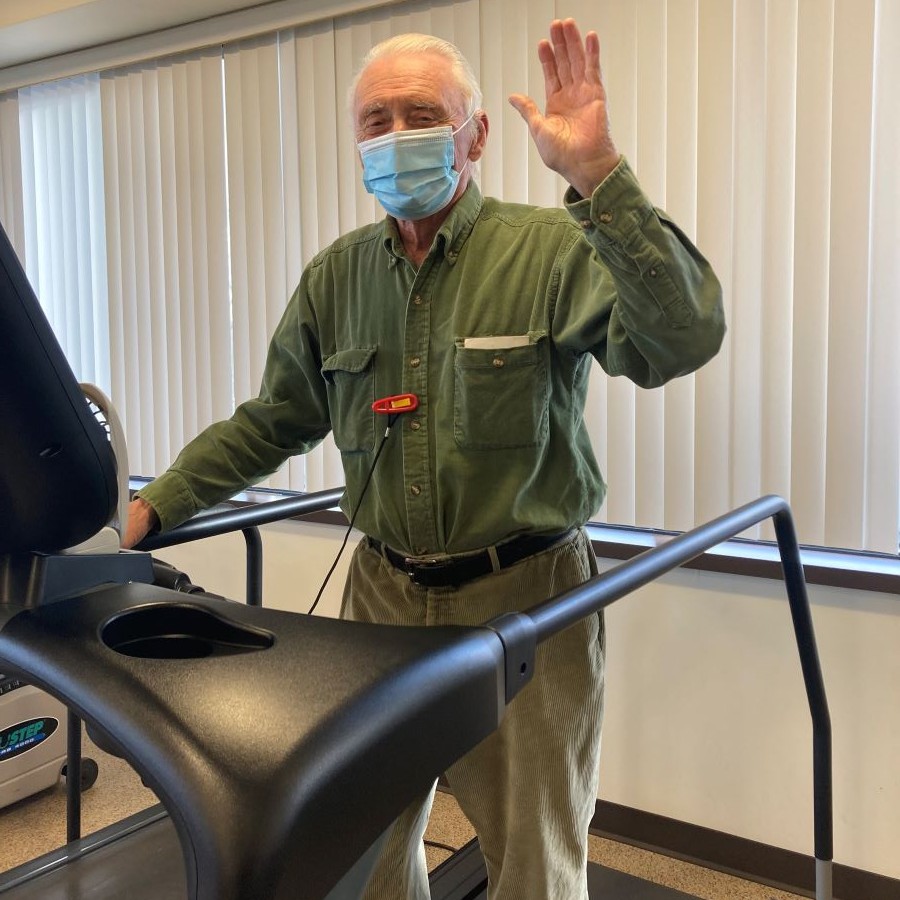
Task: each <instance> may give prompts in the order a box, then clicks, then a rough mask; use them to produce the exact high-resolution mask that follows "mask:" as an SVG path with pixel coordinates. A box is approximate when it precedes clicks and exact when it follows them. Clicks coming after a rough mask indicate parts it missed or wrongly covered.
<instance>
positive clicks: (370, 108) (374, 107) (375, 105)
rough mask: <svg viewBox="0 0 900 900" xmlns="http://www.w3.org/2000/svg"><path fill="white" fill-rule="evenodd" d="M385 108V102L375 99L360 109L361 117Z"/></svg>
mask: <svg viewBox="0 0 900 900" xmlns="http://www.w3.org/2000/svg"><path fill="white" fill-rule="evenodd" d="M384 108H385V105H384V103H382V102H381V101H380V100H374V101H373V102H372V103H367V104H366V105H365V106H364V107H363V108H362V110H360V117H361V118H363V119H364V118H366V117H367V116H371V115H372V113H377V112H383V111H384Z"/></svg>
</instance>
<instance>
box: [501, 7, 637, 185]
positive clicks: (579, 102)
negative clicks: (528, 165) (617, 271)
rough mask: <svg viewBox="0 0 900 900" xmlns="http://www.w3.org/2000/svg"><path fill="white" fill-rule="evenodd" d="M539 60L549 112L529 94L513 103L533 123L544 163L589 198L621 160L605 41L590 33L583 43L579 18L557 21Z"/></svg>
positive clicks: (541, 46)
mask: <svg viewBox="0 0 900 900" xmlns="http://www.w3.org/2000/svg"><path fill="white" fill-rule="evenodd" d="M538 58H539V59H540V61H541V66H542V68H543V70H544V90H545V92H546V106H545V110H544V113H543V114H541V112H540V110H539V109H538V107H537V104H536V103H535V102H534V101H533V100H532V99H531V98H530V97H527V96H525V95H524V94H513V95H512V96H510V98H509V102H510V103H511V104H512V105H513V106H514V107H515V108H516V110H518V112H519V114H520V115H521V116H522V118H523V119H525V121H526V122H527V123H528V130H529V131H530V132H531V137H532V139H533V140H534V143H535V146H536V147H537V150H538V153H539V154H540V156H541V159H542V160H543V161H544V164H545V165H546V166H547V167H548V168H550V169H553V171H554V172H559V174H560V175H562V176H563V178H565V179H566V180H567V181H568V182H569V184H571V185H572V187H574V188H575V190H576V191H578V193H579V194H581V196H582V197H590V195H591V194H592V193H593V191H594V188H595V187H597V185H598V184H600V182H601V181H603V179H604V178H606V176H607V175H608V174H609V173H610V172H611V171H612V170H613V169H614V168H615V167H616V165H617V164H618V162H619V153H618V151H617V150H616V147H615V144H614V143H613V140H612V137H611V136H610V133H609V116H608V114H607V108H606V91H605V89H604V87H603V79H602V76H601V74H600V39H599V38H598V37H597V33H596V32H594V31H589V32H588V33H587V36H586V38H585V40H584V41H583V42H582V39H581V33H580V32H579V30H578V26H577V25H576V24H575V20H574V19H565V20H564V21H560V20H559V19H555V20H554V21H553V22H552V23H551V25H550V40H549V41H548V40H542V41H540V43H539V44H538Z"/></svg>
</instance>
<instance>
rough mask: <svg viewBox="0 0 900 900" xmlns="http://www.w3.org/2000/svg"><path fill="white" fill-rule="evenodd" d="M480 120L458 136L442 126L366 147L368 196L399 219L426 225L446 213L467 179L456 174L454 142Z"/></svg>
mask: <svg viewBox="0 0 900 900" xmlns="http://www.w3.org/2000/svg"><path fill="white" fill-rule="evenodd" d="M474 115H475V113H474V112H473V113H472V115H470V116H469V118H468V119H466V121H465V122H463V123H462V125H460V126H459V128H457V129H456V130H454V129H453V127H452V126H450V125H441V126H438V127H437V128H416V129H413V130H411V131H391V132H389V133H388V134H382V135H379V136H378V137H375V138H371V139H370V140H368V141H362V142H360V143H359V144H358V147H359V153H360V156H361V158H362V164H363V184H364V185H365V186H366V190H367V191H368V192H369V193H370V194H374V195H375V197H376V199H377V200H378V202H379V203H380V204H381V205H382V206H383V207H384V208H385V210H387V212H388V213H390V214H391V215H392V216H395V217H396V218H398V219H410V220H415V219H424V218H426V217H428V216H432V215H434V214H435V213H436V212H439V211H440V210H442V209H443V208H444V207H445V206H446V205H447V204H448V203H449V202H450V201H451V200H452V199H453V195H454V194H455V193H456V188H457V185H458V184H459V177H460V175H461V174H462V170H460V171H459V172H457V171H456V170H455V169H454V168H453V163H454V159H455V147H454V143H453V136H454V135H455V134H458V133H459V132H460V131H461V130H462V129H463V128H465V127H466V125H467V124H468V123H469V121H470V120H471V118H472V116H474ZM466 165H468V160H466ZM463 169H465V166H463Z"/></svg>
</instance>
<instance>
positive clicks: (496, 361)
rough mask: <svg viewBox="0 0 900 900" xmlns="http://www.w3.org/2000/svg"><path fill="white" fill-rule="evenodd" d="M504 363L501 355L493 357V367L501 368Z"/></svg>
mask: <svg viewBox="0 0 900 900" xmlns="http://www.w3.org/2000/svg"><path fill="white" fill-rule="evenodd" d="M505 365H506V360H505V359H504V358H503V357H502V356H495V357H494V368H495V369H502V368H503V367H504V366H505Z"/></svg>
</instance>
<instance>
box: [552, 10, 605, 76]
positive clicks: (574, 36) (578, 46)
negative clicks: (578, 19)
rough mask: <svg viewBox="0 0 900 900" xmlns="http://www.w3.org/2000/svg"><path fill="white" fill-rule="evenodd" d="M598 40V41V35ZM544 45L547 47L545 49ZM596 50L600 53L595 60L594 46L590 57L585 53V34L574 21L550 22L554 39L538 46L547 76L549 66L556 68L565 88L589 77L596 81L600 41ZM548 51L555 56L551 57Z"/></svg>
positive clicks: (596, 44)
mask: <svg viewBox="0 0 900 900" xmlns="http://www.w3.org/2000/svg"><path fill="white" fill-rule="evenodd" d="M591 34H594V32H590V33H589V35H588V40H589V41H590V35H591ZM594 38H595V39H596V34H594ZM542 45H546V47H545V49H543V50H542ZM595 49H596V52H595V53H594V54H593V56H594V57H595V58H592V53H591V46H590V44H589V45H588V48H587V55H586V54H585V44H584V43H583V42H582V40H581V32H580V31H579V30H578V26H577V25H576V24H575V20H574V19H563V20H560V19H554V20H553V22H551V23H550V40H549V41H541V44H539V45H538V56H539V57H540V60H541V65H542V66H543V67H544V77H545V78H547V70H548V67H549V68H552V69H553V71H554V73H555V75H556V78H557V80H558V83H559V85H560V86H562V87H568V86H569V85H571V84H578V83H580V82H582V81H584V80H585V78H588V80H593V73H594V72H595V71H596V70H597V68H599V41H596V42H595ZM548 50H549V51H550V53H552V56H550V55H548V53H547V51H548ZM595 62H596V66H595Z"/></svg>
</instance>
